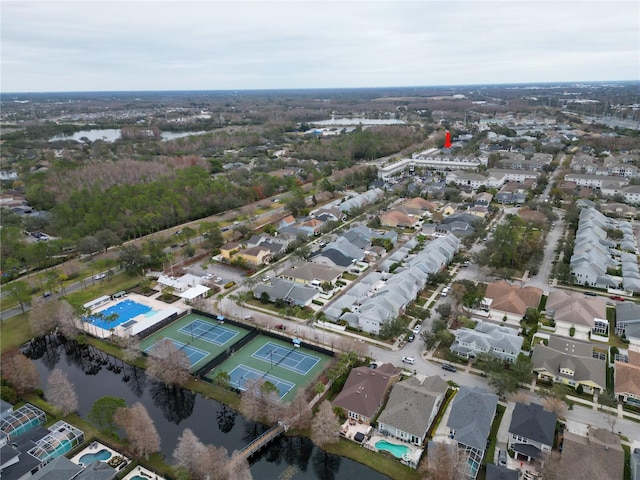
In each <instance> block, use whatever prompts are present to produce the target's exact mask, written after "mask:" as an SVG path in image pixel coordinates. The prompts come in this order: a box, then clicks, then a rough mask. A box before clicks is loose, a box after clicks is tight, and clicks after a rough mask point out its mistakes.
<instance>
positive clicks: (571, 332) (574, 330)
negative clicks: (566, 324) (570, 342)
mask: <svg viewBox="0 0 640 480" xmlns="http://www.w3.org/2000/svg"><path fill="white" fill-rule="evenodd" d="M575 334H576V327H571V328H570V329H569V336H570V337H573V336H574V335H575Z"/></svg>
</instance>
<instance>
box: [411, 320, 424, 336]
mask: <svg viewBox="0 0 640 480" xmlns="http://www.w3.org/2000/svg"><path fill="white" fill-rule="evenodd" d="M420 330H422V324H421V323H419V324H417V325H416V326H415V327H413V333H415V334H416V335H417V334H418V333H420Z"/></svg>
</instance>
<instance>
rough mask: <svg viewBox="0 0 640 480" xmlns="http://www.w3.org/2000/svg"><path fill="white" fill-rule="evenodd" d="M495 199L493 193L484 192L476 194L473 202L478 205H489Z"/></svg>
mask: <svg viewBox="0 0 640 480" xmlns="http://www.w3.org/2000/svg"><path fill="white" fill-rule="evenodd" d="M491 200H493V195H491V194H490V193H489V192H482V193H478V194H477V195H476V198H474V200H473V204H474V205H475V206H477V207H488V206H489V204H490V203H491Z"/></svg>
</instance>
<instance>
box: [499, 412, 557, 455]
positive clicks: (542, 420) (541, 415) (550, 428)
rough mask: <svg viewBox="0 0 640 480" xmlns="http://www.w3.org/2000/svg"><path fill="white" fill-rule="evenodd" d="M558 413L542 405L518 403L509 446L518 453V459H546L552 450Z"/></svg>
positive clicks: (510, 430)
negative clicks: (549, 410) (547, 409)
mask: <svg viewBox="0 0 640 480" xmlns="http://www.w3.org/2000/svg"><path fill="white" fill-rule="evenodd" d="M556 420H557V415H556V414H555V413H553V412H548V411H546V410H545V409H544V408H542V406H541V405H537V404H535V403H532V404H530V405H525V404H524V403H516V406H515V408H514V409H513V414H512V416H511V424H510V426H509V440H508V443H507V447H508V448H509V450H513V451H514V452H515V453H516V460H518V459H521V460H526V461H527V462H530V461H531V460H532V459H540V460H544V456H545V455H546V454H548V453H549V452H551V448H552V447H553V439H554V436H555V429H556Z"/></svg>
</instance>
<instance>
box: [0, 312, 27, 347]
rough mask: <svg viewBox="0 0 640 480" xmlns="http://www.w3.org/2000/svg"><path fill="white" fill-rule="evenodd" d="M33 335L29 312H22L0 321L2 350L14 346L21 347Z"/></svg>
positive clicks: (0, 344) (0, 345)
mask: <svg viewBox="0 0 640 480" xmlns="http://www.w3.org/2000/svg"><path fill="white" fill-rule="evenodd" d="M31 337H32V335H31V330H30V329H29V314H28V313H22V314H20V315H17V316H15V317H13V318H9V319H8V320H4V321H2V322H0V352H4V351H6V350H8V349H10V348H12V347H19V346H20V345H22V344H23V343H25V342H26V341H28V340H31Z"/></svg>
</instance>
